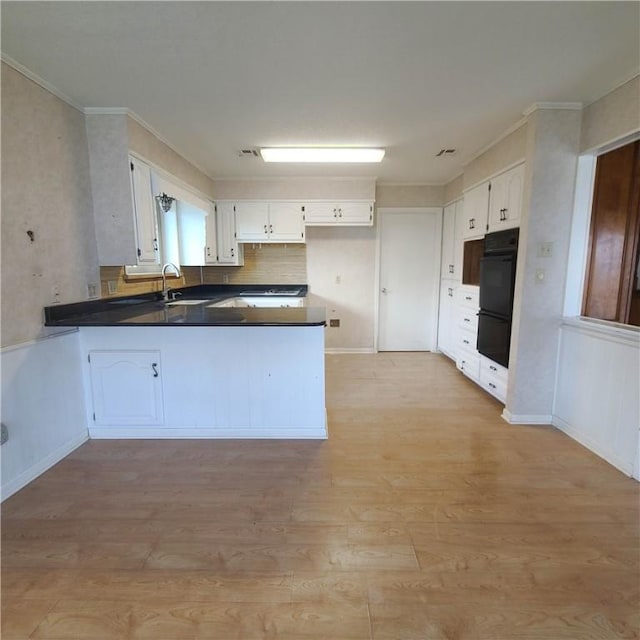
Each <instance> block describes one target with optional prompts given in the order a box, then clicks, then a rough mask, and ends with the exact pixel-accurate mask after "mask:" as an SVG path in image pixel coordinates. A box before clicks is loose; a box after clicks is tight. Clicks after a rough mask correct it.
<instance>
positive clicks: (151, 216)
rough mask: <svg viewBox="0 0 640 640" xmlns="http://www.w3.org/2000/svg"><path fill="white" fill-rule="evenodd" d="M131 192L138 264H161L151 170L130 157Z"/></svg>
mask: <svg viewBox="0 0 640 640" xmlns="http://www.w3.org/2000/svg"><path fill="white" fill-rule="evenodd" d="M129 162H130V165H129V166H130V168H131V192H132V196H133V213H134V218H135V231H136V245H137V248H136V252H137V256H138V259H137V261H138V264H140V265H152V264H159V263H160V251H159V245H158V222H157V218H156V205H155V199H154V197H153V193H152V191H151V169H150V168H149V166H148V165H146V164H145V163H144V162H140V160H138V159H137V158H133V157H130V158H129Z"/></svg>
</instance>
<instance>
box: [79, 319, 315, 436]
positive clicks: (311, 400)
mask: <svg viewBox="0 0 640 640" xmlns="http://www.w3.org/2000/svg"><path fill="white" fill-rule="evenodd" d="M80 342H81V345H82V352H83V353H84V354H85V355H84V357H85V362H86V363H87V364H86V370H85V397H86V399H87V406H88V407H89V409H88V413H89V433H90V436H91V438H326V435H327V432H326V412H325V402H324V327H323V326H321V325H317V326H315V325H314V326H233V327H225V326H204V327H198V326H193V327H185V326H177V327H167V326H160V327H125V326H114V327H82V328H81V329H80ZM87 361H88V362H87ZM94 413H95V420H94V418H93V414H94Z"/></svg>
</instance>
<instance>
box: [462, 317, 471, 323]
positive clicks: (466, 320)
mask: <svg viewBox="0 0 640 640" xmlns="http://www.w3.org/2000/svg"><path fill="white" fill-rule="evenodd" d="M463 320H464V321H465V322H471V320H469V318H463Z"/></svg>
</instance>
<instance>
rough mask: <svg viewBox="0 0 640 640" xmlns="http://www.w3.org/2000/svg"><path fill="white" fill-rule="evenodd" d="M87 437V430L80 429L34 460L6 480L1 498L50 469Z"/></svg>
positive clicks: (8, 495)
mask: <svg viewBox="0 0 640 640" xmlns="http://www.w3.org/2000/svg"><path fill="white" fill-rule="evenodd" d="M88 439H89V434H88V433H87V431H86V430H84V431H82V432H81V433H79V434H78V435H77V436H75V437H74V438H72V439H71V440H69V441H68V442H66V443H65V444H63V445H62V446H60V447H58V448H57V449H56V450H55V451H53V452H52V453H50V454H49V455H48V456H46V457H45V458H42V460H40V461H38V462H36V463H35V464H34V465H32V466H31V467H29V468H28V469H27V470H26V471H23V472H22V473H21V474H20V475H19V476H17V477H16V478H14V479H13V480H11V481H9V482H7V484H5V485H3V486H2V500H3V501H4V500H6V499H7V498H8V497H10V496H12V495H13V494H14V493H16V491H20V489H22V488H23V487H26V486H27V485H28V484H29V483H30V482H32V481H33V480H35V479H36V478H37V477H38V476H40V475H42V474H43V473H44V472H45V471H47V469H50V468H51V467H53V465H54V464H57V463H58V462H60V460H62V459H63V458H66V457H67V456H68V455H69V454H70V453H71V452H72V451H75V450H76V449H77V448H78V447H79V446H80V445H82V444H84V443H85V442H86V441H87V440H88Z"/></svg>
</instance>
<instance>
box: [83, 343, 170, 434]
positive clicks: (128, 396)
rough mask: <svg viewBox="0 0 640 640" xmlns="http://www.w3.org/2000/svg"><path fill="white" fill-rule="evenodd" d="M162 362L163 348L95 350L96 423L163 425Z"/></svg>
mask: <svg viewBox="0 0 640 640" xmlns="http://www.w3.org/2000/svg"><path fill="white" fill-rule="evenodd" d="M160 365H161V363H160V352H159V351H91V352H90V353H89V370H90V377H91V392H92V396H93V416H92V417H93V422H94V424H96V425H104V426H119V425H128V426H146V425H161V424H163V423H164V415H163V414H164V412H163V401H162V376H161V373H162V369H161V366H160Z"/></svg>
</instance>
